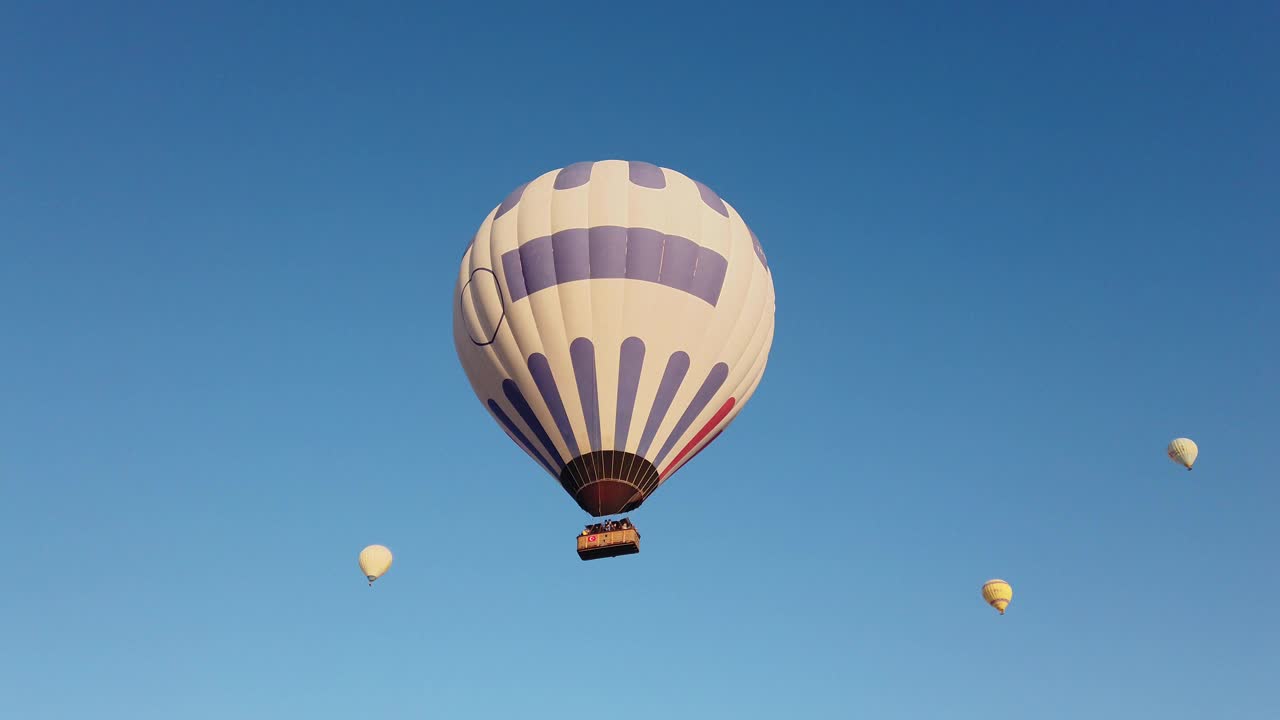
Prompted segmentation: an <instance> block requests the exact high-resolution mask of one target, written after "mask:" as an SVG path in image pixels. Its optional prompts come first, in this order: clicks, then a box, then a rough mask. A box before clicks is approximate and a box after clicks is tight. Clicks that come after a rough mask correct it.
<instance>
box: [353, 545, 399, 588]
mask: <svg viewBox="0 0 1280 720" xmlns="http://www.w3.org/2000/svg"><path fill="white" fill-rule="evenodd" d="M390 569H391V551H390V550H388V549H387V548H385V547H383V546H382V545H370V546H369V547H367V548H365V549H363V550H361V551H360V572H362V573H364V576H365V577H366V578H368V579H369V586H370V587H373V581H374V580H377V579H378V578H380V577H382V576H383V575H384V574H386V572H387V570H390Z"/></svg>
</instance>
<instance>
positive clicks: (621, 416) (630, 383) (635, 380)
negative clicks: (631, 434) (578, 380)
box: [613, 337, 644, 451]
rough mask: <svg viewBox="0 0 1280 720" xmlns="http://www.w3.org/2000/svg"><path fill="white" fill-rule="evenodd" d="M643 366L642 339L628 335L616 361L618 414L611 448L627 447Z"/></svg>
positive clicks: (623, 448)
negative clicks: (628, 432) (617, 361)
mask: <svg viewBox="0 0 1280 720" xmlns="http://www.w3.org/2000/svg"><path fill="white" fill-rule="evenodd" d="M643 368H644V341H643V340H641V339H640V338H638V337H629V338H627V339H626V340H623V341H622V356H621V358H620V359H619V363H618V415H617V418H616V419H615V420H614V426H613V427H614V430H613V449H615V450H619V451H624V450H626V449H627V431H628V430H630V429H631V415H632V412H633V411H634V410H635V407H636V389H637V388H639V387H640V371H641V370H642V369H643Z"/></svg>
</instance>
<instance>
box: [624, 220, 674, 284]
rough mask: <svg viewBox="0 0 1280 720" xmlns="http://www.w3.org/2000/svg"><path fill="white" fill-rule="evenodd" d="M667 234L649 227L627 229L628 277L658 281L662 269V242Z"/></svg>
mask: <svg viewBox="0 0 1280 720" xmlns="http://www.w3.org/2000/svg"><path fill="white" fill-rule="evenodd" d="M665 239H666V236H665V235H663V234H662V233H660V232H658V231H657V230H650V229H648V228H629V229H628V230H627V277H628V278H629V279H631V280H648V281H649V282H658V276H659V275H660V274H661V271H662V244H663V241H664V240H665Z"/></svg>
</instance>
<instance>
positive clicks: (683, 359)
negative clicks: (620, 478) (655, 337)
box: [636, 350, 689, 457]
mask: <svg viewBox="0 0 1280 720" xmlns="http://www.w3.org/2000/svg"><path fill="white" fill-rule="evenodd" d="M687 372H689V356H688V355H687V354H685V353H684V352H682V351H679V350H677V351H676V352H675V353H673V354H672V355H671V358H670V359H669V360H667V369H666V370H665V371H664V372H663V373H662V382H661V383H659V384H658V394H657V395H655V396H654V398H653V407H652V408H651V409H650V410H649V421H648V422H646V423H645V426H644V434H643V435H641V436H640V447H639V448H637V449H636V454H637V455H640V456H641V457H643V456H644V454H645V453H647V452H648V451H649V446H650V445H651V444H653V436H654V435H656V434H658V426H659V425H661V424H662V420H663V419H664V418H666V416H667V410H668V409H669V408H670V407H671V401H672V400H675V398H676V392H677V391H678V390H680V383H681V382H683V381H684V374H685V373H687Z"/></svg>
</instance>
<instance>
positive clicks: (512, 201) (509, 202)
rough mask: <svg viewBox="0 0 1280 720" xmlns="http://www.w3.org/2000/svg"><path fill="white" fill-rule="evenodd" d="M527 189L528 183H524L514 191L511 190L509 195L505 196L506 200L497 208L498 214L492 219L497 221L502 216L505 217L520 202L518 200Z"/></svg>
mask: <svg viewBox="0 0 1280 720" xmlns="http://www.w3.org/2000/svg"><path fill="white" fill-rule="evenodd" d="M527 187H529V183H525V184H523V185H521V186H520V187H518V188H516V189H515V190H512V191H511V194H510V195H508V196H507V199H506V200H503V201H502V204H501V205H499V206H498V212H497V214H496V215H494V216H493V219H494V220H497V219H498V218H500V217H502V216H503V215H506V214H507V211H508V210H510V209H511V208H513V207H515V206H516V203H518V202H520V198H521V197H523V196H524V189H525V188H527Z"/></svg>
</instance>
